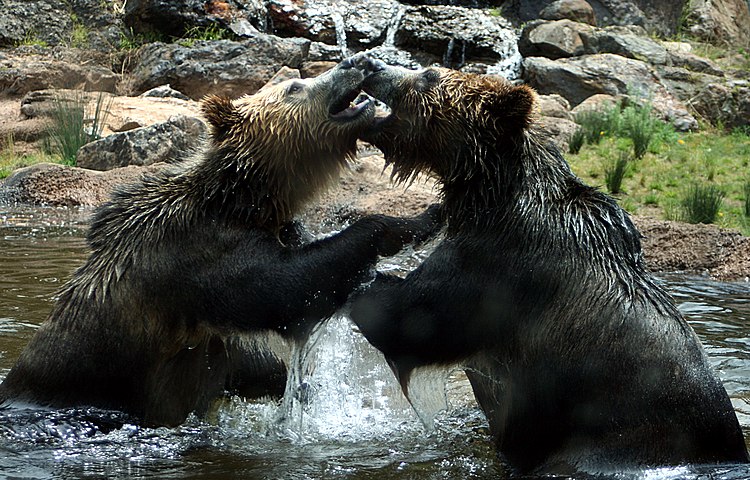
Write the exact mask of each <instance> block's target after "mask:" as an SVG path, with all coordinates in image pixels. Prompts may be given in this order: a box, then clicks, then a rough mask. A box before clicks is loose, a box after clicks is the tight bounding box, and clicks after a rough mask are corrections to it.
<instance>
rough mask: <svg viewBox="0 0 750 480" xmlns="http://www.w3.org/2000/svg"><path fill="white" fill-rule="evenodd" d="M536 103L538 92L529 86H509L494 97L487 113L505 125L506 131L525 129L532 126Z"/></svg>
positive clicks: (489, 103)
mask: <svg viewBox="0 0 750 480" xmlns="http://www.w3.org/2000/svg"><path fill="white" fill-rule="evenodd" d="M536 101H537V100H536V92H535V91H534V89H532V88H531V87H529V86H528V85H518V86H515V85H508V86H504V88H502V89H499V90H498V91H497V92H495V93H494V94H493V95H492V97H491V99H490V101H489V102H488V103H487V111H488V112H487V113H489V115H490V116H491V117H492V118H494V119H495V121H496V122H498V123H499V124H501V125H503V129H504V130H508V129H513V128H520V129H524V128H526V127H528V126H529V125H530V124H531V121H532V118H533V116H534V111H535V109H536Z"/></svg>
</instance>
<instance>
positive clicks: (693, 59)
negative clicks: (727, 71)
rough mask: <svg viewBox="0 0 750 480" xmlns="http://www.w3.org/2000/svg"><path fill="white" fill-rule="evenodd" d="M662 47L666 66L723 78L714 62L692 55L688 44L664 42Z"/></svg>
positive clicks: (721, 72)
mask: <svg viewBox="0 0 750 480" xmlns="http://www.w3.org/2000/svg"><path fill="white" fill-rule="evenodd" d="M664 47H665V48H666V50H667V57H668V61H667V65H670V66H675V67H682V68H685V69H687V70H690V71H692V72H700V73H707V74H709V75H716V76H719V77H723V76H724V72H723V71H722V70H721V68H719V67H718V66H717V65H716V64H715V63H714V62H712V61H711V60H708V59H707V58H703V57H699V56H698V55H695V54H693V53H692V47H691V45H690V44H689V43H683V42H664Z"/></svg>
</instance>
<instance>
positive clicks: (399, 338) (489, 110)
mask: <svg viewBox="0 0 750 480" xmlns="http://www.w3.org/2000/svg"><path fill="white" fill-rule="evenodd" d="M365 88H366V90H367V91H368V92H369V93H371V94H372V95H373V96H376V97H378V98H380V99H382V100H383V101H385V102H386V103H387V104H388V105H389V106H390V107H391V108H392V110H393V116H392V117H391V118H390V119H389V120H386V121H385V122H383V123H382V124H381V125H380V126H379V128H378V129H376V130H374V131H372V132H370V133H368V134H367V135H366V138H367V139H368V140H369V141H371V142H373V143H374V144H375V145H376V146H377V147H379V148H380V149H381V150H383V152H384V153H385V156H386V161H387V162H389V163H392V164H393V165H394V168H395V170H396V173H395V175H396V177H397V178H398V179H401V180H408V179H410V178H412V177H413V176H414V175H416V174H418V173H429V174H432V175H434V176H436V177H437V178H438V180H439V181H440V183H441V190H442V197H443V209H444V212H445V214H446V216H447V221H448V235H447V237H446V239H445V240H444V241H443V242H442V243H441V244H440V245H439V246H438V247H437V248H436V249H435V251H434V252H433V253H432V254H431V255H430V257H429V258H428V259H427V260H426V261H425V262H424V263H423V264H422V265H421V266H420V267H419V268H417V269H416V270H415V271H414V272H412V273H411V274H409V275H408V276H407V277H406V278H405V279H403V280H400V279H396V278H387V277H381V278H379V279H378V281H376V282H375V283H374V284H373V285H372V287H371V288H370V290H369V291H368V292H367V293H365V294H364V295H362V296H361V297H359V298H358V299H357V300H356V301H355V302H354V306H353V311H352V318H353V319H354V321H355V322H356V323H357V324H358V325H359V327H360V329H361V330H362V332H363V333H364V334H365V336H366V337H367V338H368V340H369V341H370V342H371V343H373V345H375V346H376V347H377V348H379V349H380V350H381V351H382V352H383V353H384V354H385V356H386V358H387V359H388V360H389V361H390V362H391V364H392V366H393V368H394V371H395V372H396V374H397V376H399V377H400V380H401V382H402V385H405V386H406V385H408V378H409V375H410V373H411V372H412V370H413V369H414V368H417V367H420V366H426V365H436V364H438V365H440V364H452V363H463V364H464V365H465V366H466V371H467V375H468V377H469V379H470V381H471V384H472V387H473V389H474V393H475V395H476V398H477V400H478V402H479V404H480V405H481V407H482V409H483V410H484V412H485V414H486V415H487V418H488V420H489V423H490V430H491V433H492V435H493V437H494V439H495V442H496V445H497V448H498V452H499V453H500V454H501V455H502V456H503V457H504V458H505V459H506V460H507V461H508V464H509V465H510V467H511V469H512V471H513V472H515V473H521V474H527V473H532V472H533V473H537V474H543V473H557V474H572V473H574V472H576V471H581V470H583V471H588V472H616V471H623V470H628V469H639V468H643V467H648V466H662V465H676V464H682V463H722V462H746V461H747V460H748V457H747V452H746V449H745V445H744V441H743V437H742V432H741V430H740V427H739V424H738V422H737V418H736V416H735V414H734V410H733V408H732V405H731V403H730V401H729V398H728V396H727V394H726V391H725V390H724V388H723V386H722V385H721V383H720V381H719V380H718V378H717V377H716V375H715V374H714V373H713V372H712V370H711V368H710V366H709V364H708V361H707V358H706V355H705V353H704V351H703V349H702V347H701V345H700V341H699V340H698V338H697V336H696V335H695V333H694V332H693V331H692V329H691V328H690V326H689V325H688V324H687V322H686V321H685V319H684V318H683V317H682V315H681V314H680V313H679V311H678V310H677V308H676V307H675V305H674V303H673V301H672V300H671V298H670V297H669V295H668V294H667V293H666V292H665V291H664V290H663V288H662V287H661V286H660V285H659V284H658V283H657V282H656V281H655V280H654V279H653V278H652V277H651V275H650V274H649V273H648V272H647V270H646V268H645V267H644V264H643V257H642V252H641V246H640V235H639V233H638V232H637V230H636V229H635V227H634V226H633V224H632V223H631V221H630V219H629V218H628V216H627V214H626V213H625V212H624V211H623V210H622V209H621V208H620V207H619V206H618V205H617V204H616V202H615V201H614V200H612V199H611V198H609V197H607V196H606V195H604V194H602V193H601V192H599V191H597V190H596V189H593V188H591V187H589V186H586V185H585V184H583V183H582V182H581V181H580V180H579V179H578V178H577V177H576V176H575V175H574V174H573V173H572V172H571V170H570V168H569V166H568V164H567V163H566V162H565V160H564V159H563V157H562V155H561V154H560V152H559V151H558V150H557V148H556V147H554V146H552V145H551V144H549V143H547V142H546V141H545V140H544V137H543V135H541V134H540V133H539V132H538V131H536V130H535V127H534V124H533V115H534V109H535V103H534V93H533V92H532V91H531V90H530V89H528V88H527V87H523V86H521V87H516V86H512V85H510V84H508V83H506V82H504V81H503V80H501V79H497V78H492V77H483V76H477V75H469V74H462V73H458V72H453V71H449V70H444V69H428V70H427V71H423V72H408V73H405V72H403V71H400V70H397V69H392V68H391V67H388V68H385V69H382V70H379V71H378V72H377V73H374V74H372V75H371V76H369V77H368V78H367V79H366V81H365Z"/></svg>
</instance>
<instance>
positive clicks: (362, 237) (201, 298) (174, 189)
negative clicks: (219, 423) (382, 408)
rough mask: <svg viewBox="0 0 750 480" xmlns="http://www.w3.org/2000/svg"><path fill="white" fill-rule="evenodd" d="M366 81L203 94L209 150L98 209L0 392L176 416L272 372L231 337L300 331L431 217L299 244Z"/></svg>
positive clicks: (341, 162)
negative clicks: (69, 271)
mask: <svg viewBox="0 0 750 480" xmlns="http://www.w3.org/2000/svg"><path fill="white" fill-rule="evenodd" d="M362 79H363V74H362V72H361V71H360V70H358V69H356V68H353V64H352V62H351V61H344V62H342V63H341V64H339V65H338V66H337V67H336V68H334V69H332V70H331V71H329V72H327V73H325V74H323V75H321V76H319V77H317V78H315V79H307V80H290V81H287V82H285V83H281V84H279V85H276V86H272V87H268V88H265V89H264V90H262V91H260V92H258V93H256V94H255V95H252V96H246V97H243V98H241V99H239V100H237V101H230V100H229V99H226V98H220V97H210V98H207V99H205V101H204V103H203V111H204V113H205V116H206V119H207V120H208V122H209V123H210V126H211V130H212V131H211V137H210V139H209V141H208V142H207V146H206V149H205V151H204V152H202V153H201V154H199V155H197V156H196V157H195V158H192V159H188V160H186V161H185V162H183V163H182V164H181V165H179V166H177V167H176V168H174V169H172V170H170V171H168V172H164V173H162V174H159V175H154V176H151V177H147V178H144V179H143V181H142V182H140V183H137V184H134V185H130V186H127V187H124V188H122V189H121V190H120V191H118V192H116V194H115V195H114V196H113V198H112V200H111V201H110V202H108V203H106V204H104V205H103V206H102V207H101V208H100V209H99V210H98V211H97V212H96V213H95V216H94V218H93V221H92V224H91V228H90V231H89V233H88V242H89V244H90V246H91V255H90V257H89V258H88V260H87V261H86V263H85V264H84V265H83V266H82V267H80V268H79V269H78V271H76V272H75V274H74V275H73V277H72V279H71V280H70V281H69V282H68V283H67V284H66V285H65V286H64V287H63V289H62V291H61V293H60V295H59V298H58V300H57V302H56V303H55V305H54V308H53V309H52V312H51V314H50V316H49V318H48V320H47V321H46V322H45V323H44V324H43V325H42V326H41V328H40V329H39V330H38V332H37V333H36V334H35V336H34V337H33V338H32V339H31V341H30V343H29V345H28V346H27V347H26V348H25V350H24V351H23V352H22V353H21V356H20V358H19V359H18V361H17V363H16V364H15V366H14V367H13V368H12V370H11V371H10V373H9V374H8V376H7V378H6V379H5V381H4V382H3V383H2V385H1V386H0V401H2V402H3V403H4V404H5V405H14V404H16V405H18V404H24V403H32V404H36V405H45V406H52V407H68V406H93V407H98V408H103V409H113V410H119V411H122V412H125V413H126V414H129V415H131V416H132V417H134V418H135V421H138V422H140V423H142V424H145V425H176V424H179V423H181V422H182V421H183V420H184V419H185V418H186V416H187V415H188V414H189V413H190V412H193V411H199V412H200V411H202V410H205V408H206V407H207V405H208V404H209V402H210V401H211V400H212V399H214V398H216V397H217V396H219V395H221V394H222V392H223V390H224V388H225V384H226V382H227V379H229V378H231V379H232V381H233V382H234V383H235V384H236V385H239V386H241V387H242V388H243V389H247V390H250V391H252V390H253V388H254V387H257V385H253V377H256V378H255V379H256V380H257V381H258V382H263V381H265V380H264V378H263V376H264V375H265V374H271V373H278V370H279V368H278V367H279V360H278V359H277V358H276V357H275V356H273V355H272V353H271V352H270V351H268V350H266V349H264V348H262V347H261V348H259V349H258V350H252V349H251V350H250V351H249V352H246V351H245V352H243V351H242V349H237V348H235V343H236V342H234V341H232V342H231V344H230V342H228V341H227V340H228V339H232V338H233V335H235V334H239V333H248V334H252V333H254V332H264V331H266V332H267V331H274V332H278V333H279V334H281V335H282V336H284V337H287V338H289V337H291V338H299V337H303V336H304V335H305V334H306V333H307V330H308V329H309V328H310V326H311V325H312V324H314V323H316V322H318V321H320V320H321V319H323V318H325V317H327V316H330V315H331V314H333V313H334V311H335V310H336V309H337V308H338V307H340V306H341V305H342V304H343V303H344V302H345V301H346V299H347V297H348V295H349V294H350V292H351V291H352V290H353V289H354V288H356V287H357V286H359V284H360V283H361V282H362V281H363V280H365V279H367V278H369V277H370V275H371V273H370V272H371V269H372V266H373V265H374V264H375V263H376V261H377V259H378V256H379V255H389V254H393V253H396V251H397V250H398V249H400V248H401V247H402V246H403V244H404V243H406V242H410V241H413V240H416V239H418V238H417V237H424V236H425V235H427V234H428V233H429V232H430V231H431V230H433V229H434V228H435V225H436V221H435V218H433V217H436V215H435V214H433V213H432V212H428V213H426V214H423V215H422V216H421V217H417V218H416V219H398V218H392V217H385V216H377V215H373V216H369V217H364V218H362V219H360V220H358V221H357V222H355V223H354V224H352V225H351V226H350V227H349V228H347V229H345V230H344V231H342V232H340V233H338V234H336V235H333V236H331V237H328V238H325V239H322V240H319V241H314V242H311V243H309V242H306V240H305V237H304V232H302V230H301V229H300V228H299V226H298V225H296V224H295V223H293V217H294V216H295V214H297V213H298V212H300V210H301V209H302V208H303V206H305V204H307V203H308V202H310V201H311V200H313V199H314V198H315V196H316V195H317V194H318V193H320V192H321V191H322V190H323V189H325V188H326V187H327V186H329V185H330V184H331V182H333V181H334V180H336V178H337V177H338V175H339V173H340V171H341V170H342V167H344V166H345V165H346V163H347V159H348V158H350V157H351V156H352V155H353V154H354V152H355V150H356V140H357V136H358V135H359V134H360V133H361V132H362V131H363V129H364V128H366V127H367V126H368V125H370V123H371V122H372V120H373V116H374V111H373V106H372V104H371V102H370V101H369V100H367V101H362V102H360V103H357V104H356V105H355V104H354V103H353V101H354V100H355V97H356V96H357V95H358V93H359V92H360V83H361V81H362ZM250 345H251V346H252V345H257V344H254V343H252V342H251V343H250ZM261 345H262V344H261ZM237 356H239V357H238V358H236V357H237ZM233 357H235V358H233ZM233 365H236V366H239V368H240V369H241V370H240V371H239V372H237V371H233V370H232V368H231V367H232V366H233ZM282 367H283V365H282ZM282 373H283V371H282ZM248 378H250V380H248ZM278 380H279V379H278V378H276V379H275V380H274V381H278ZM280 381H281V387H280V388H281V389H282V391H283V378H282V379H281V380H280Z"/></svg>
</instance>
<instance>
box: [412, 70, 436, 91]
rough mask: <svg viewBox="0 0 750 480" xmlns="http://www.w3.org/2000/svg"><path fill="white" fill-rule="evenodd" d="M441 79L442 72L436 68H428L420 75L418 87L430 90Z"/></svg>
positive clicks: (422, 89)
mask: <svg viewBox="0 0 750 480" xmlns="http://www.w3.org/2000/svg"><path fill="white" fill-rule="evenodd" d="M439 81H440V73H438V72H437V71H435V70H431V69H427V70H425V71H424V72H422V73H421V74H420V75H419V78H418V79H417V84H416V87H417V88H418V89H419V90H421V91H425V90H429V89H430V88H432V87H434V86H435V85H437V84H438V82H439Z"/></svg>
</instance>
